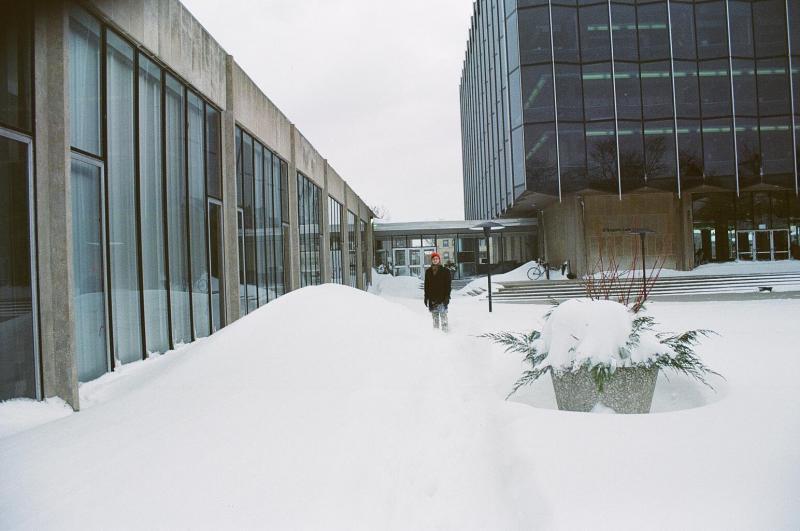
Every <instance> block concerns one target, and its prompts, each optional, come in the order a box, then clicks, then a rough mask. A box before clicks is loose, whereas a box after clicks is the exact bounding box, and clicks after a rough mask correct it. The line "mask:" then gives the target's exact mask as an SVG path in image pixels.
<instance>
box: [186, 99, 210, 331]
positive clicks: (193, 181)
mask: <svg viewBox="0 0 800 531" xmlns="http://www.w3.org/2000/svg"><path fill="white" fill-rule="evenodd" d="M188 109H189V112H188V119H189V126H188V131H189V136H188V143H189V145H188V149H189V160H188V162H189V233H190V246H189V248H190V249H191V271H192V280H191V281H192V316H193V327H194V330H193V336H194V337H196V338H197V337H205V336H207V335H208V334H209V333H210V332H211V317H210V308H209V304H210V303H211V298H210V296H209V295H210V293H212V290H211V289H210V288H211V279H210V278H209V276H210V275H209V270H208V241H207V240H206V226H207V220H206V201H207V200H206V172H205V157H204V153H203V145H204V140H205V138H204V136H203V132H204V122H203V117H204V114H205V109H204V108H203V100H201V99H200V98H199V97H198V96H197V95H196V94H194V93H192V92H189V93H188Z"/></svg>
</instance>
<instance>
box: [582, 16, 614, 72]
mask: <svg viewBox="0 0 800 531" xmlns="http://www.w3.org/2000/svg"><path fill="white" fill-rule="evenodd" d="M580 25H581V58H582V60H583V61H584V62H590V61H608V60H609V59H611V41H610V39H609V32H608V6H607V5H606V4H599V5H594V6H589V7H581V8H580Z"/></svg>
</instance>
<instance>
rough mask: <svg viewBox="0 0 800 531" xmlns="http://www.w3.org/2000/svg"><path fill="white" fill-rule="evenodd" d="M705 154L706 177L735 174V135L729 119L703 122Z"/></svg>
mask: <svg viewBox="0 0 800 531" xmlns="http://www.w3.org/2000/svg"><path fill="white" fill-rule="evenodd" d="M703 154H704V161H705V164H704V166H705V173H706V176H708V177H711V176H718V175H732V174H733V173H734V169H733V133H732V131H731V120H730V119H729V118H723V119H717V120H703Z"/></svg>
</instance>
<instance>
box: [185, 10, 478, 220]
mask: <svg viewBox="0 0 800 531" xmlns="http://www.w3.org/2000/svg"><path fill="white" fill-rule="evenodd" d="M182 1H183V3H184V4H185V5H186V6H187V7H188V9H189V10H190V11H191V12H192V14H194V16H195V17H197V19H198V20H200V22H201V23H202V24H203V26H205V28H206V29H207V30H208V31H209V33H211V35H212V36H213V37H214V38H215V39H216V40H217V41H218V42H219V43H220V44H221V45H222V47H223V48H225V50H227V52H228V53H230V54H232V55H233V56H234V58H235V59H236V61H237V62H238V63H239V64H240V65H241V66H242V68H243V69H244V71H245V72H247V73H248V75H249V76H250V77H251V78H252V79H253V80H254V81H255V82H256V83H257V84H258V86H259V87H260V88H261V89H262V90H263V91H264V93H265V94H266V95H267V96H268V97H269V98H270V99H271V100H272V101H273V102H274V103H275V104H276V105H277V106H278V107H279V108H280V109H281V110H282V111H283V112H284V113H285V114H286V115H287V116H288V118H289V120H291V121H292V122H293V123H294V124H295V125H296V126H297V128H298V129H299V130H300V131H301V132H302V133H303V135H305V136H306V138H308V139H309V140H310V141H311V143H312V144H313V145H314V146H315V147H316V148H317V151H319V152H320V153H321V154H322V156H323V157H325V158H327V159H328V163H329V164H330V165H331V166H333V168H335V169H336V171H337V172H338V173H339V174H340V175H341V176H342V177H343V178H344V179H345V180H346V181H347V182H348V183H349V184H350V186H351V187H352V188H353V189H354V190H355V191H356V193H358V194H359V195H360V196H361V198H362V199H363V200H364V201H365V202H366V203H367V204H369V205H371V206H372V205H381V206H383V207H385V208H386V210H387V211H388V214H389V219H390V221H415V220H436V219H463V218H464V205H463V195H464V191H463V185H462V178H461V126H460V113H459V101H458V84H459V81H460V79H461V67H462V63H463V59H464V51H465V49H466V41H467V35H468V28H469V18H470V15H471V14H472V0H406V1H404V2H396V1H390V0H226V1H223V2H221V1H220V0H182Z"/></svg>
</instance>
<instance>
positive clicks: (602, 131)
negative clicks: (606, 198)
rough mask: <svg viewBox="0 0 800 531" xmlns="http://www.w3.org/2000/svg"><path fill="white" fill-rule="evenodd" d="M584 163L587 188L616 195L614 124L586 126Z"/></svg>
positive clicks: (590, 124) (599, 123) (598, 123)
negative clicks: (587, 182)
mask: <svg viewBox="0 0 800 531" xmlns="http://www.w3.org/2000/svg"><path fill="white" fill-rule="evenodd" d="M586 161H587V163H588V169H589V186H590V187H591V188H594V189H596V190H602V191H608V192H614V193H618V191H619V183H618V180H617V142H616V138H615V137H614V122H597V123H589V124H586Z"/></svg>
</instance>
